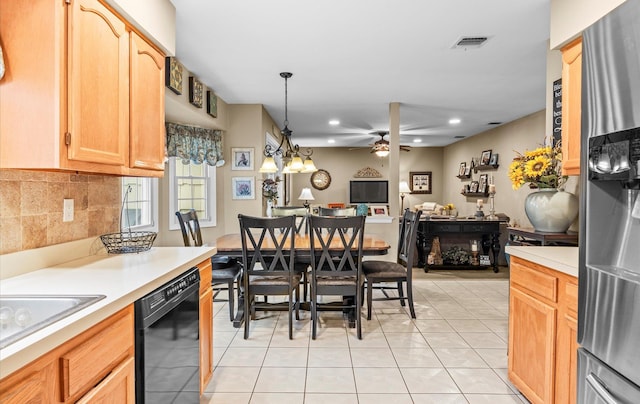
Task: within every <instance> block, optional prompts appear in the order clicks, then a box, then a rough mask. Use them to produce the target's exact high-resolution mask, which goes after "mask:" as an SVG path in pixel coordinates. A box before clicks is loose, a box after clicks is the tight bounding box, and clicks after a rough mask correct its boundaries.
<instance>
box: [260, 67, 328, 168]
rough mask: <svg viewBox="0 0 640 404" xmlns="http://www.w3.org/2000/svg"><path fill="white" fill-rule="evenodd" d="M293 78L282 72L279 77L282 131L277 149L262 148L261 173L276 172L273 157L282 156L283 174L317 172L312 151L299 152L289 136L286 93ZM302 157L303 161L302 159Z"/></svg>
mask: <svg viewBox="0 0 640 404" xmlns="http://www.w3.org/2000/svg"><path fill="white" fill-rule="evenodd" d="M291 76H293V74H292V73H289V72H282V73H280V77H282V78H283V79H284V129H282V130H281V131H280V144H279V145H278V147H277V148H274V147H273V146H271V145H266V146H265V148H264V157H265V158H264V160H263V162H262V166H260V169H259V170H258V171H259V172H261V173H275V172H277V171H278V167H277V165H276V163H275V159H274V156H276V155H278V156H282V160H283V162H284V168H283V169H282V173H283V174H294V173H312V172H315V171H318V169H317V168H316V166H315V164H314V162H313V160H312V159H311V155H312V154H313V150H312V149H311V148H307V149H306V150H304V151H302V150H300V146H298V145H297V144H294V143H292V141H291V135H292V134H293V131H292V130H291V129H289V115H288V99H287V98H288V93H287V81H288V79H290V78H291ZM303 157H304V161H303V160H302V158H303Z"/></svg>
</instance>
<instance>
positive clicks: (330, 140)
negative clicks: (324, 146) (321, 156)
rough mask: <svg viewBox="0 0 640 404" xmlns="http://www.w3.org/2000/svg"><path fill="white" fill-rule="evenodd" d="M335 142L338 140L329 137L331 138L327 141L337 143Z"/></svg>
mask: <svg viewBox="0 0 640 404" xmlns="http://www.w3.org/2000/svg"><path fill="white" fill-rule="evenodd" d="M335 142H336V141H335V139H329V140H327V143H335Z"/></svg>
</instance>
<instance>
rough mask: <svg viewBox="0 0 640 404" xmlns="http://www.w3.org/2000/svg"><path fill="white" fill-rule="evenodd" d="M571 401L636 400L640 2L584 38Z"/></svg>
mask: <svg viewBox="0 0 640 404" xmlns="http://www.w3.org/2000/svg"><path fill="white" fill-rule="evenodd" d="M582 46H583V53H582V57H583V59H582V63H583V65H582V156H581V157H582V158H581V172H582V186H583V188H582V189H583V193H582V198H581V231H580V262H579V265H580V272H579V280H578V282H579V296H578V302H579V308H578V343H579V344H580V346H581V348H580V349H579V350H578V375H577V378H578V403H581V404H582V403H584V404H587V403H588V404H593V403H606V404H613V403H625V404H626V403H628V404H638V403H640V197H639V194H640V191H639V188H640V0H627V1H626V2H625V3H623V4H621V5H620V6H619V7H617V8H616V9H615V10H613V11H612V12H611V13H609V14H607V15H606V16H605V17H603V18H602V19H601V20H599V21H598V22H596V23H595V24H594V25H592V26H591V27H589V28H588V29H587V30H585V32H584V33H583V42H582Z"/></svg>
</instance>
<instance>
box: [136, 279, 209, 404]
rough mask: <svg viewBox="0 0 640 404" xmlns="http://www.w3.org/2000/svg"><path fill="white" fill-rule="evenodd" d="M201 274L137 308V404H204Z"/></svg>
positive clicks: (176, 281)
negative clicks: (200, 330) (201, 340)
mask: <svg viewBox="0 0 640 404" xmlns="http://www.w3.org/2000/svg"><path fill="white" fill-rule="evenodd" d="M199 288H200V273H199V272H198V268H191V269H189V270H188V271H187V272H185V273H184V274H182V275H180V276H179V277H177V278H175V279H173V280H171V281H169V282H168V283H166V284H165V285H163V286H161V287H159V288H158V289H156V290H154V291H153V292H151V293H149V294H148V295H146V296H144V297H143V298H141V299H140V300H138V301H136V302H135V305H134V308H135V322H136V336H135V338H136V341H135V343H136V403H138V404H141V403H148V404H150V403H153V404H156V403H181V404H182V403H199V402H200V359H199V358H200V341H199V339H200V338H199V299H198V297H199V294H198V292H199Z"/></svg>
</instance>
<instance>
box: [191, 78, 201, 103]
mask: <svg viewBox="0 0 640 404" xmlns="http://www.w3.org/2000/svg"><path fill="white" fill-rule="evenodd" d="M202 91H203V87H202V82H201V81H200V80H198V79H197V78H195V77H193V76H189V102H190V103H191V104H192V105H193V106H196V107H198V108H202Z"/></svg>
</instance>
